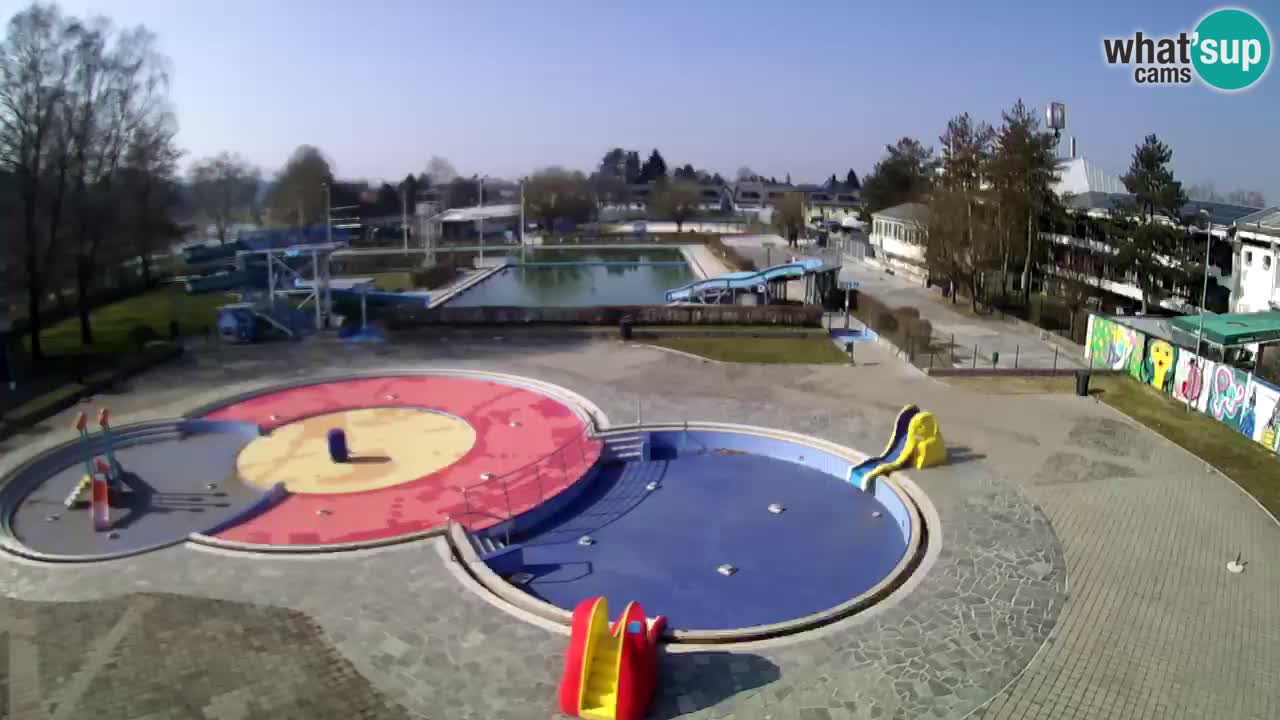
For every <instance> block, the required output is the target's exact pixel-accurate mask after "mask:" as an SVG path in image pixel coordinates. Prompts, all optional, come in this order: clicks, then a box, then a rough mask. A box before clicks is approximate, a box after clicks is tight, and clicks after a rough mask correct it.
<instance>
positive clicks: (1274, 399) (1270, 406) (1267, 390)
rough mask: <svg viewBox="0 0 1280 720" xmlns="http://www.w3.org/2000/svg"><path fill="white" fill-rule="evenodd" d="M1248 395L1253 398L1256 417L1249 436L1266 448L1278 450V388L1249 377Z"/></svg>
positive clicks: (1279, 406)
mask: <svg viewBox="0 0 1280 720" xmlns="http://www.w3.org/2000/svg"><path fill="white" fill-rule="evenodd" d="M1249 396H1250V397H1251V398H1253V399H1254V409H1253V410H1254V417H1255V418H1256V421H1255V423H1256V428H1255V429H1254V431H1253V433H1252V434H1251V435H1250V436H1249V437H1251V438H1253V439H1254V440H1256V441H1258V442H1260V443H1262V444H1263V445H1265V446H1267V449H1268V450H1272V451H1277V452H1280V388H1277V387H1274V386H1273V385H1270V384H1269V383H1265V382H1263V381H1261V380H1259V379H1257V378H1255V377H1251V378H1249ZM1241 431H1242V432H1243V428H1241Z"/></svg>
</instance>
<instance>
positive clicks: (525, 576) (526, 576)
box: [507, 572, 533, 585]
mask: <svg viewBox="0 0 1280 720" xmlns="http://www.w3.org/2000/svg"><path fill="white" fill-rule="evenodd" d="M507 580H509V581H510V582H511V584H512V585H528V584H529V583H531V582H533V573H527V572H518V573H516V574H514V575H512V576H511V577H509V578H507Z"/></svg>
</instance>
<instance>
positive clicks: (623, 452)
mask: <svg viewBox="0 0 1280 720" xmlns="http://www.w3.org/2000/svg"><path fill="white" fill-rule="evenodd" d="M604 446H605V449H606V450H608V455H609V459H610V460H622V461H634V460H648V459H649V441H648V438H647V437H646V436H645V433H643V432H628V433H621V434H618V435H608V436H606V437H605V438H604Z"/></svg>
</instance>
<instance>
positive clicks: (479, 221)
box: [476, 176, 484, 267]
mask: <svg viewBox="0 0 1280 720" xmlns="http://www.w3.org/2000/svg"><path fill="white" fill-rule="evenodd" d="M476 185H477V187H478V188H479V189H478V190H477V191H476V211H477V212H476V227H477V229H478V230H479V234H480V265H481V267H483V266H484V177H483V176H481V177H479V178H477V179H476Z"/></svg>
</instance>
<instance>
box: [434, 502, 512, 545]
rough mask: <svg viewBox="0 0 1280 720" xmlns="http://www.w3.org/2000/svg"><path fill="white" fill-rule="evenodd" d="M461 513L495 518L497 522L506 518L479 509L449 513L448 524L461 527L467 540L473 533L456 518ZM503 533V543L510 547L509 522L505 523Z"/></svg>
mask: <svg viewBox="0 0 1280 720" xmlns="http://www.w3.org/2000/svg"><path fill="white" fill-rule="evenodd" d="M463 515H479V516H480V517H487V518H489V519H491V520H497V521H498V522H499V523H502V522H505V520H506V518H502V517H499V516H497V515H494V514H493V513H487V512H481V511H479V510H468V511H465V512H460V513H458V514H457V515H450V516H449V523H448V524H449V525H450V526H453V525H457V526H458V527H460V528H462V530H463V532H465V533H466V534H467V539H468V540H470V539H471V536H472V535H473V533H472V532H471V531H470V530H467V526H466V525H464V524H462V522H460V521H459V520H458V518H459V517H461V516H463ZM503 535H504V537H503V539H502V541H503V543H504V544H506V545H507V546H508V547H510V546H511V523H507V527H506V528H504V529H503ZM477 552H478V550H477Z"/></svg>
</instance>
